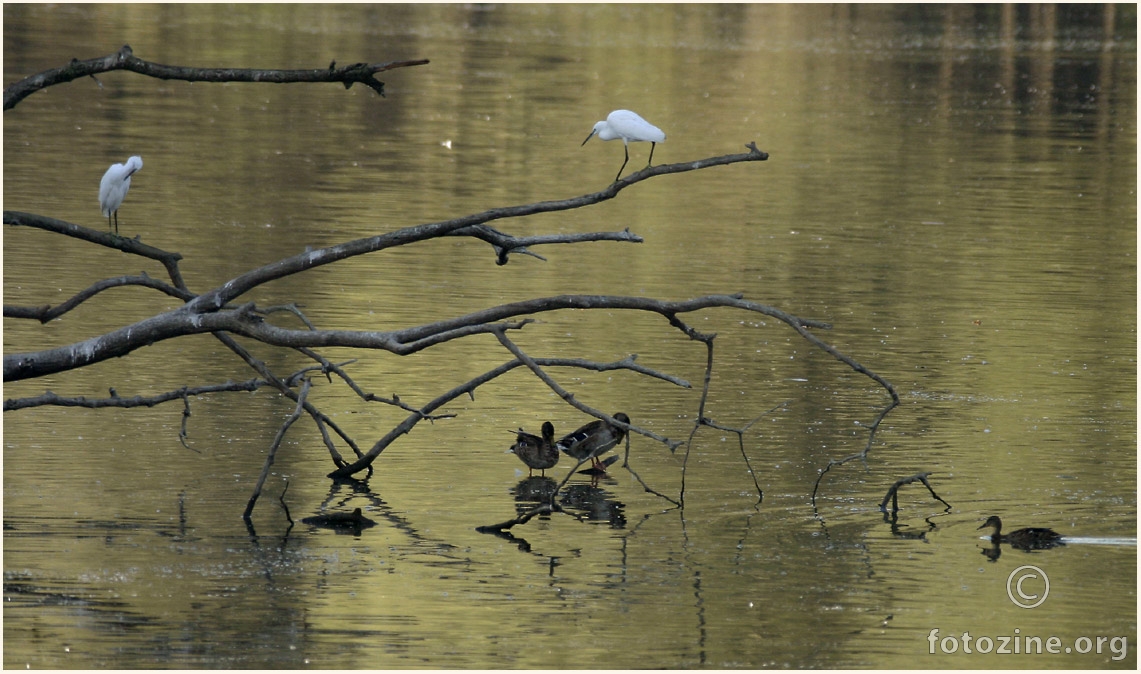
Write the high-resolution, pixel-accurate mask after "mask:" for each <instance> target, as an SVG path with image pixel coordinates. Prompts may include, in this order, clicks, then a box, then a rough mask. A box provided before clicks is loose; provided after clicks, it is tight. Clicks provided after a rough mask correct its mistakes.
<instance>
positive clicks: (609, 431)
mask: <svg viewBox="0 0 1141 674" xmlns="http://www.w3.org/2000/svg"><path fill="white" fill-rule="evenodd" d="M614 418H615V419H617V420H618V421H621V422H622V423H624V424H629V423H630V417H628V416H626V415H625V414H624V413H622V412H616V413H615V414H614ZM625 437H626V429H625V428H619V427H618V426H615V425H614V424H611V423H609V422H606V421H603V420H601V419H599V420H597V421H592V422H590V423H589V424H587V425H585V426H583V427H582V428H580V429H578V430H577V431H575V432H574V433H571V434H570V435H567V436H565V437H564V438H563V439H562V440H559V441H558V443H557V445H556V446H557V447H558V448H559V449H560V450H561V451H563V452H566V454H567V455H568V456H570V457H572V458H574V460H575V461H578V462H579V463H581V462H583V461H586V460H587V459H590V461H591V467H592V468H594V469H595V470H598V471H602V472H605V470H606V468H605V467H604V466H603V465H602V464H601V463H599V461H598V456H599V455H600V454H605V453H606V452H609V451H610V450H612V449H614V447H615V445H617V444H618V443H619V442H622V440H623V439H624V438H625Z"/></svg>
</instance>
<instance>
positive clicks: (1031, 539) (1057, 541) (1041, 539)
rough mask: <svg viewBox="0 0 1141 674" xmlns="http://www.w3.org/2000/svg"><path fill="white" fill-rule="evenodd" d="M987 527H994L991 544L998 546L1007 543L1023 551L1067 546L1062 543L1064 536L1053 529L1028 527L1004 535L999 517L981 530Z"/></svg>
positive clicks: (995, 517)
mask: <svg viewBox="0 0 1141 674" xmlns="http://www.w3.org/2000/svg"><path fill="white" fill-rule="evenodd" d="M987 527H994V533H993V534H991V537H990V542H991V543H993V544H995V545H998V544H999V543H1006V544H1008V545H1011V546H1013V547H1015V548H1019V549H1021V550H1046V549H1048V548H1053V547H1056V546H1059V545H1065V543H1063V542H1062V535H1061V534H1059V533H1058V532H1056V531H1054V530H1053V529H1046V528H1044V527H1027V528H1025V529H1015V530H1014V531H1012V532H1010V533H1009V534H1004V533H1002V520H1001V519H999V517H998V515H991V516H990V517H988V518H987V521H986V522H984V523H983V525H982V526H981V527H979V529H980V530H982V529H986V528H987Z"/></svg>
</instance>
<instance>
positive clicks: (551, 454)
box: [511, 421, 559, 475]
mask: <svg viewBox="0 0 1141 674" xmlns="http://www.w3.org/2000/svg"><path fill="white" fill-rule="evenodd" d="M541 433H542V434H543V436H542V437H539V436H537V435H531V434H530V433H524V432H523V429H522V428H520V429H519V430H518V435H516V436H515V444H514V445H512V446H511V451H512V452H514V453H515V456H517V457H519V459H520V460H521V461H522V462H523V463H525V464H527V474H528V475H531V474H532V473H533V472H534V470H535V469H536V468H538V469H539V470H540V471H542V474H543V475H546V474H547V469H548V468H554V467H555V464H556V463H558V462H559V450H558V449H557V448H556V447H555V426H554V424H552V423H551V422H549V421H544V422H543V428H542V431H541Z"/></svg>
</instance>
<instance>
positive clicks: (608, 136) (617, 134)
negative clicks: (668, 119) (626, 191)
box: [579, 110, 666, 182]
mask: <svg viewBox="0 0 1141 674" xmlns="http://www.w3.org/2000/svg"><path fill="white" fill-rule="evenodd" d="M595 136H598V138H599V140H617V139H619V138H621V139H622V145H623V150H624V151H625V152H626V159H625V160H623V161H622V166H620V167H619V168H618V175H616V176H614V182H618V178H620V177H621V176H622V169H624V168H626V163H627V162H629V161H630V143H637V142H639V141H649V143H650V159H649V161H647V162H646V167H647V168H649V166H650V163H651V162H653V161H654V148H655V147H657V145H658V143H662V142H665V140H666V134H665V133H663V132H662V130H661V129H659V128H658V127H656V126H654V125H653V124H650V123H649V122H647V121H646V120H644V119H642V117H641V115H639V114H638V113H636V112H631V111H630V110H615V111H614V112H612V113H610V114H609V115H607V116H606V119H605V120H604V121H601V122H597V123H596V124H595V125H594V130H593V131H591V132H590V135H589V136H587V137H586V140H590V139H591V138H594V137H595ZM586 140H584V141H582V145H586ZM582 145H580V146H579V147H582Z"/></svg>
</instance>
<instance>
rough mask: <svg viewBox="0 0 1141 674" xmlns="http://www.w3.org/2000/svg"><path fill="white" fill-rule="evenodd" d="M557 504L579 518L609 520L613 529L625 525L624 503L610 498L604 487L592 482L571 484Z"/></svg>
mask: <svg viewBox="0 0 1141 674" xmlns="http://www.w3.org/2000/svg"><path fill="white" fill-rule="evenodd" d="M559 505H561V506H562V507H563V508H565V509H566V510H567V511H569V512H571V513H578V515H577V516H578V517H579V519H587V520H591V521H595V522H609V523H610V526H611V527H612V528H614V529H622V528H624V527H625V526H626V504H624V503H622V502H621V501H616V500H614V499H612V498H611V494H610V493H609V492H607V491H606V490H605V489H601V488H599V487H596V486H595V485H593V484H572V485H570V486H569V487H567V488H566V490H565V491H564V492H563V496H562V498H561V499H559Z"/></svg>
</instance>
